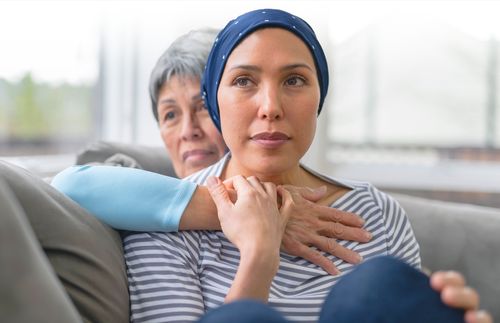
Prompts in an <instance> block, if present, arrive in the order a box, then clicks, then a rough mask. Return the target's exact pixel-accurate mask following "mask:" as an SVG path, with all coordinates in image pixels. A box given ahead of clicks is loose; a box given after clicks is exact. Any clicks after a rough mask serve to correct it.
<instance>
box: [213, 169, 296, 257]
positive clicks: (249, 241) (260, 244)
mask: <svg viewBox="0 0 500 323" xmlns="http://www.w3.org/2000/svg"><path fill="white" fill-rule="evenodd" d="M207 186H208V189H209V192H210V195H211V196H212V198H213V200H214V202H215V205H216V207H217V214H218V217H219V221H220V224H221V228H222V231H223V232H224V234H225V235H226V237H227V238H228V239H229V240H230V241H231V242H232V243H233V244H234V245H235V246H236V247H237V248H238V249H239V250H240V253H241V254H242V255H243V254H244V253H245V252H247V251H251V252H253V251H254V250H255V249H258V250H261V251H262V250H265V252H269V251H271V252H272V251H274V254H275V255H276V256H277V257H278V262H279V248H280V245H281V240H282V236H283V232H284V229H285V226H286V222H287V220H288V219H287V218H285V217H283V216H281V215H280V212H279V209H278V202H277V191H276V186H275V185H274V184H273V183H261V182H260V181H259V180H258V179H257V178H256V177H254V176H251V177H248V178H244V177H243V176H240V175H238V176H234V177H232V178H231V179H229V180H226V181H225V182H224V183H222V182H221V181H220V180H219V179H218V178H215V177H210V178H209V179H208V180H207ZM228 188H234V190H235V191H236V198H235V196H234V195H233V194H231V195H233V196H231V195H230V189H229V190H228Z"/></svg>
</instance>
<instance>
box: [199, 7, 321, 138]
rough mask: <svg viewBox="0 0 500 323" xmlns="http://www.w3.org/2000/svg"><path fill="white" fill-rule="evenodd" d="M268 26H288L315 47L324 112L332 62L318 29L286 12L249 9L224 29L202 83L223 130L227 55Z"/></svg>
mask: <svg viewBox="0 0 500 323" xmlns="http://www.w3.org/2000/svg"><path fill="white" fill-rule="evenodd" d="M265 27H279V28H283V29H286V30H288V31H290V32H292V33H294V34H295V35H297V36H298V37H299V38H300V39H302V40H303V41H304V43H305V44H306V45H307V46H308V47H309V49H310V50H311V54H312V56H313V58H314V62H315V64H316V70H317V73H318V81H319V86H320V102H319V107H318V114H319V113H320V112H321V108H322V106H323V102H324V101H325V97H326V93H327V92H328V65H327V63H326V57H325V53H324V52H323V49H322V48H321V45H320V43H319V41H318V39H317V38H316V35H315V34H314V31H313V30H312V28H311V26H309V24H308V23H307V22H305V21H304V20H302V19H301V18H299V17H297V16H294V15H292V14H290V13H288V12H286V11H282V10H277V9H260V10H255V11H250V12H247V13H245V14H243V15H241V16H239V17H238V18H236V19H234V20H231V21H230V22H229V23H228V24H227V25H226V27H224V29H222V30H221V31H220V33H219V35H218V36H217V38H216V39H215V42H214V45H213V46H212V51H211V52H210V55H209V56H208V61H207V65H206V66H205V72H204V74H203V79H202V82H201V91H202V94H203V98H204V100H205V105H206V107H207V109H208V111H209V112H210V117H211V118H212V120H213V122H214V123H215V126H216V127H217V128H218V129H219V131H220V130H221V125H220V118H219V104H218V102H217V90H218V88H219V82H220V79H221V77H222V72H223V71H224V67H225V66H226V61H227V58H228V56H229V55H230V54H231V52H232V51H233V49H234V48H235V47H236V46H238V44H239V43H240V42H241V41H242V40H243V39H244V38H245V37H246V36H248V35H249V34H251V33H252V32H254V31H256V30H257V29H261V28H265Z"/></svg>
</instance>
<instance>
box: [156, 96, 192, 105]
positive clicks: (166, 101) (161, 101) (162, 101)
mask: <svg viewBox="0 0 500 323" xmlns="http://www.w3.org/2000/svg"><path fill="white" fill-rule="evenodd" d="M201 99H202V97H201V94H196V95H193V96H192V97H191V100H192V101H194V100H201ZM176 102H177V101H175V100H174V99H163V100H160V102H158V104H167V103H176Z"/></svg>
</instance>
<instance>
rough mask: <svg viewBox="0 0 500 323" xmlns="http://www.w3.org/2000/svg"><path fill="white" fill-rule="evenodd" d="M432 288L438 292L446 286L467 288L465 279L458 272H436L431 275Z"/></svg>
mask: <svg viewBox="0 0 500 323" xmlns="http://www.w3.org/2000/svg"><path fill="white" fill-rule="evenodd" d="M431 286H432V288H434V289H435V290H437V291H442V290H443V288H444V287H445V286H465V278H464V277H463V276H462V275H461V274H460V273H458V272H456V271H436V272H435V273H433V274H432V275H431Z"/></svg>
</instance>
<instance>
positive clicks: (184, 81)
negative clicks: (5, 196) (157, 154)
mask: <svg viewBox="0 0 500 323" xmlns="http://www.w3.org/2000/svg"><path fill="white" fill-rule="evenodd" d="M157 109H158V120H159V124H160V133H161V137H162V139H163V142H164V143H165V147H166V148H167V150H168V152H169V154H170V158H171V160H172V164H173V166H174V169H175V172H176V173H177V176H179V177H181V178H182V177H186V176H188V175H190V174H192V173H194V172H197V171H199V170H200V169H203V168H205V167H207V166H210V165H212V164H213V163H215V162H217V161H218V160H219V159H220V158H222V156H224V152H225V149H226V145H225V144H224V140H223V139H222V136H221V134H220V133H219V131H218V130H217V128H216V127H215V125H214V124H213V122H212V120H211V119H210V116H209V114H208V111H207V110H206V109H205V107H204V105H203V100H202V98H201V96H200V81H199V80H198V79H197V78H183V77H181V78H179V77H177V76H173V77H172V78H171V79H170V80H169V81H168V82H165V83H164V84H163V86H162V87H161V89H160V91H159V94H158V106H157Z"/></svg>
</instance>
